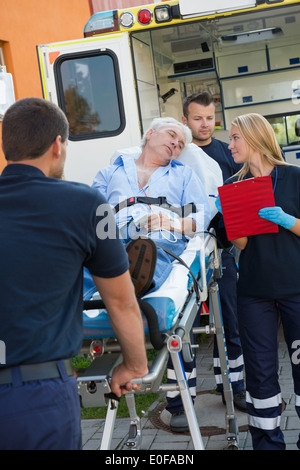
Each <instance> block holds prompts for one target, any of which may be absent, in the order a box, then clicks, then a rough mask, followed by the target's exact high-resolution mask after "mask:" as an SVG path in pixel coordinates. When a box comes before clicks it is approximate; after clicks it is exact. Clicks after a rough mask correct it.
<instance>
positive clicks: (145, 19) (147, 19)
mask: <svg viewBox="0 0 300 470" xmlns="http://www.w3.org/2000/svg"><path fill="white" fill-rule="evenodd" d="M137 18H138V21H139V22H140V23H141V24H149V23H151V21H152V12H151V11H150V10H148V8H142V10H140V11H139V12H138V15H137Z"/></svg>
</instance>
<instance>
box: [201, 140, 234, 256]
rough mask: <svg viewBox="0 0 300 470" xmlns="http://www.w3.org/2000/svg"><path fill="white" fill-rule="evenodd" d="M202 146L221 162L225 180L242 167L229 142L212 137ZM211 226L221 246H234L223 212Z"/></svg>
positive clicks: (208, 153)
mask: <svg viewBox="0 0 300 470" xmlns="http://www.w3.org/2000/svg"><path fill="white" fill-rule="evenodd" d="M201 148H202V150H203V151H204V152H205V153H207V155H209V156H210V157H211V158H213V159H214V160H215V161H216V162H217V163H218V164H219V166H220V168H221V170H222V174H223V181H226V180H227V179H228V178H230V177H231V176H233V175H234V174H235V173H237V172H238V171H239V170H240V169H241V168H242V165H240V164H237V163H235V161H234V159H233V157H232V155H231V151H230V150H229V149H228V144H226V143H225V142H222V141H221V140H217V139H214V138H213V137H212V139H211V143H210V144H208V145H203V146H201ZM211 227H213V228H214V229H215V230H216V234H217V238H218V241H219V242H220V245H219V246H220V248H229V247H231V246H232V244H231V242H229V241H228V239H227V235H226V231H225V228H224V222H223V217H222V216H221V214H217V215H216V216H215V218H214V219H213V220H212V222H211ZM224 255H225V252H224Z"/></svg>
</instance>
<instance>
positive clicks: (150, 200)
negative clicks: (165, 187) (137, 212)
mask: <svg viewBox="0 0 300 470" xmlns="http://www.w3.org/2000/svg"><path fill="white" fill-rule="evenodd" d="M134 204H147V205H148V206H149V205H151V204H153V205H155V206H161V207H163V208H165V209H169V210H170V211H172V212H175V213H176V214H177V215H179V217H186V216H187V215H189V214H190V213H195V212H197V209H196V206H195V204H194V203H193V202H190V203H189V204H186V205H185V206H182V207H176V206H172V205H171V204H169V203H168V201H167V198H166V197H165V196H159V197H148V196H136V197H129V198H128V199H125V200H124V201H122V202H120V203H119V204H117V205H116V206H115V208H114V209H115V212H116V213H117V212H119V211H120V210H121V209H124V208H125V207H130V206H133V205H134Z"/></svg>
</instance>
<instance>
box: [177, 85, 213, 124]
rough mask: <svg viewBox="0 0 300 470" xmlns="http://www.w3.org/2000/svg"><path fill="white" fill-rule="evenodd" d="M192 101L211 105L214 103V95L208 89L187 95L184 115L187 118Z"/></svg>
mask: <svg viewBox="0 0 300 470" xmlns="http://www.w3.org/2000/svg"><path fill="white" fill-rule="evenodd" d="M190 103H197V104H201V105H202V106H209V105H210V104H211V103H214V97H213V96H212V95H211V94H210V93H209V92H208V91H201V92H200V93H193V94H192V95H189V96H187V97H186V98H185V99H184V101H183V115H184V117H185V118H187V117H188V114H189V105H190Z"/></svg>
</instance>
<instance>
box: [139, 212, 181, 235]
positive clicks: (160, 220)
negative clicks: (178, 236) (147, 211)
mask: <svg viewBox="0 0 300 470" xmlns="http://www.w3.org/2000/svg"><path fill="white" fill-rule="evenodd" d="M145 228H146V230H148V232H151V231H155V230H168V231H169V232H171V231H174V232H181V231H182V229H181V223H180V219H175V220H173V219H171V218H170V217H169V215H168V214H166V213H159V214H151V215H149V216H148V223H147V224H146V225H145Z"/></svg>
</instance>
